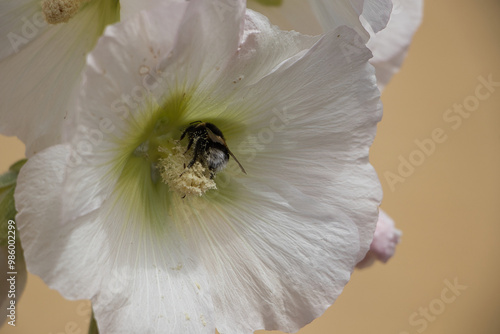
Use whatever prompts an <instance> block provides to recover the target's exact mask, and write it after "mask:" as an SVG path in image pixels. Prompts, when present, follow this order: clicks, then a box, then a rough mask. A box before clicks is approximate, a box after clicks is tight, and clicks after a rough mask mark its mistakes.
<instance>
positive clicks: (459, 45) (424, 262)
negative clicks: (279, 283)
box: [0, 0, 500, 334]
mask: <svg viewBox="0 0 500 334" xmlns="http://www.w3.org/2000/svg"><path fill="white" fill-rule="evenodd" d="M499 18H500V3H499V2H498V1H497V0H476V1H472V0H434V1H428V2H427V3H426V6H425V16H424V23H423V25H422V27H421V29H420V31H419V32H418V33H417V35H416V37H415V40H414V43H413V45H412V48H411V52H410V54H409V57H408V58H407V60H406V62H405V64H404V66H403V68H402V70H401V72H400V73H399V74H398V75H397V76H396V77H395V78H394V79H393V81H392V82H391V84H390V85H389V86H388V87H387V89H386V90H385V92H384V95H383V102H384V105H385V115H384V119H383V121H382V123H381V124H380V125H379V130H378V134H377V138H376V140H375V144H374V146H373V150H372V153H371V158H372V162H373V164H374V166H375V167H376V169H377V171H378V173H379V176H380V179H381V183H382V186H383V187H384V193H385V197H384V201H383V204H382V207H383V208H384V209H385V210H386V211H387V212H388V213H389V214H390V215H391V216H392V217H393V218H394V219H395V220H396V222H397V225H398V227H399V228H400V229H401V230H403V232H404V235H403V238H402V243H401V245H400V246H399V248H398V251H397V254H396V256H395V257H394V258H393V259H392V260H391V261H389V263H388V264H386V265H382V264H376V265H374V266H373V267H371V268H368V269H365V270H361V271H356V272H355V273H354V275H353V278H352V280H351V282H350V283H349V284H348V286H347V287H346V289H345V291H344V293H343V294H342V295H341V297H340V298H339V299H338V300H337V302H336V303H335V305H334V306H332V307H331V308H330V309H329V310H328V311H327V312H326V313H325V314H324V315H323V316H322V317H320V318H319V319H317V320H316V321H314V322H313V323H312V324H310V325H309V326H307V327H305V328H304V329H302V330H301V331H300V332H299V333H300V334H313V333H314V334H333V333H374V334H414V333H420V332H419V331H418V330H421V332H422V333H426V334H438V333H439V334H441V333H453V334H470V333H480V334H498V333H500V269H499V264H500V263H499V260H498V258H499V255H500V243H499V234H500V225H499V223H500V205H499V198H500V131H499V130H500V113H499V107H500V87H498V88H497V90H495V92H493V93H492V95H491V97H490V98H488V99H486V100H484V101H481V103H480V105H479V108H478V109H477V110H476V111H474V112H472V113H471V115H470V117H468V118H467V119H463V122H462V124H461V126H460V127H459V128H458V129H456V130H453V129H452V128H451V127H450V124H449V123H446V122H445V121H444V120H443V115H444V114H445V112H446V110H447V109H448V108H450V107H452V106H453V104H454V103H462V102H463V101H464V100H466V99H467V98H468V97H469V96H473V95H474V93H475V89H476V87H477V86H478V84H479V82H478V79H477V78H478V77H479V76H483V77H487V76H488V75H490V74H491V75H492V76H493V80H495V81H499V82H500V64H499V60H500V19H499ZM469 100H470V98H469ZM436 128H441V129H442V130H443V131H444V133H445V135H446V138H447V139H446V141H445V142H444V143H441V144H437V145H436V149H435V152H433V153H432V154H431V155H429V156H426V158H425V161H423V163H422V164H421V165H420V166H418V167H416V168H415V170H414V171H413V173H412V174H411V175H409V176H408V177H406V178H405V182H404V183H398V184H396V185H395V189H394V191H392V190H391V189H390V187H389V184H388V182H387V180H386V179H385V176H384V173H385V172H387V171H391V172H393V173H397V168H398V165H399V160H398V159H399V156H402V157H404V158H406V159H408V158H409V157H410V155H413V156H414V157H416V154H418V153H415V150H417V149H418V147H417V146H416V144H415V140H423V139H425V138H429V137H430V135H431V133H432V131H433V130H434V129H436ZM0 154H1V157H2V158H1V163H0V171H4V170H6V169H7V167H8V165H9V164H10V163H12V162H14V161H16V160H17V159H19V158H21V157H22V156H23V147H22V145H21V144H20V143H19V142H18V141H17V140H15V139H11V138H5V137H2V138H0ZM455 278H456V279H457V280H458V283H459V284H460V285H464V286H467V288H466V289H465V290H464V291H461V293H460V295H459V296H457V297H456V298H455V300H454V301H453V302H451V303H449V304H445V303H443V302H442V301H440V300H441V298H442V297H441V291H442V290H443V289H444V288H445V287H446V285H445V283H444V280H449V281H451V282H452V281H453V280H454V279H455ZM451 296H452V295H445V298H447V297H448V298H451ZM440 305H441V306H442V305H445V306H444V309H440V308H439V306H440ZM429 306H431V308H433V310H434V312H435V313H439V314H437V315H435V316H433V317H434V318H429V320H422V319H425V318H424V317H422V316H420V315H418V314H417V316H415V318H414V320H416V321H420V323H418V326H415V324H414V323H410V320H409V318H410V317H411V316H412V314H413V313H414V312H419V309H421V308H428V307H429ZM87 311H88V303H87V302H82V301H76V302H69V301H65V300H63V299H62V298H61V297H60V296H59V294H58V293H57V292H55V291H51V290H49V289H48V288H47V287H46V286H45V285H44V284H43V283H42V282H41V280H40V279H39V278H38V277H36V276H29V278H28V285H27V288H26V291H25V293H24V295H23V296H22V299H21V300H20V302H19V305H18V313H17V314H18V321H17V324H18V326H17V327H16V328H11V327H6V326H4V327H3V328H1V329H0V333H2V334H3V333H5V334H7V333H18V334H31V333H43V334H45V333H52V334H60V333H86V330H87V329H86V326H87V322H88V320H87ZM431 316H432V314H431ZM423 323H425V325H426V328H425V329H424V324H423ZM275 333H276V332H275Z"/></svg>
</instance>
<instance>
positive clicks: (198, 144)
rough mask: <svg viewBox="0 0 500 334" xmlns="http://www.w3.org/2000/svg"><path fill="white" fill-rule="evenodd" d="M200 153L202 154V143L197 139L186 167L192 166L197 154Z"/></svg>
mask: <svg viewBox="0 0 500 334" xmlns="http://www.w3.org/2000/svg"><path fill="white" fill-rule="evenodd" d="M200 154H203V145H202V143H201V141H199V140H197V141H196V144H195V145H194V154H193V159H191V161H190V162H189V164H188V165H187V168H191V167H193V165H194V163H195V162H196V161H197V160H198V156H199V155H200Z"/></svg>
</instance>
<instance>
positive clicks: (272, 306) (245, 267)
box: [197, 171, 360, 334]
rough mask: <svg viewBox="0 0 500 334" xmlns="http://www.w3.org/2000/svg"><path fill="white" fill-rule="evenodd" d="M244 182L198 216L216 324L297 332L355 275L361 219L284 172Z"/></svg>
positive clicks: (225, 329) (246, 332) (237, 332)
mask: <svg viewBox="0 0 500 334" xmlns="http://www.w3.org/2000/svg"><path fill="white" fill-rule="evenodd" d="M304 172H306V171H304ZM296 176H299V175H296ZM237 183H238V185H237V186H238V189H237V191H236V192H237V194H236V195H234V196H224V195H221V196H223V197H222V198H219V200H218V201H216V202H215V203H213V204H211V205H208V206H206V207H205V209H204V211H203V215H202V216H200V217H199V219H200V221H201V222H202V224H203V225H204V226H205V231H204V232H205V233H203V234H201V235H200V237H199V242H198V243H197V245H198V249H199V251H200V254H201V256H202V257H203V259H204V262H205V265H206V270H207V272H208V276H209V279H210V284H211V287H212V290H213V293H214V294H213V301H214V305H215V311H216V325H217V329H218V330H219V332H220V333H221V334H226V333H234V334H250V333H253V331H254V330H257V329H268V330H271V329H278V330H282V331H285V332H295V331H297V330H298V329H299V328H301V327H303V326H304V325H306V324H307V323H309V322H311V321H312V320H314V319H315V318H316V317H318V316H319V315H321V314H322V313H323V312H324V311H325V310H326V308H327V307H329V306H330V305H331V304H332V303H333V302H334V300H335V298H336V297H337V296H338V295H339V294H340V292H341V291H342V289H343V287H344V285H345V284H346V283H347V282H348V280H349V277H350V274H351V272H352V268H353V266H354V265H355V264H356V261H355V259H356V256H355V255H356V254H357V252H359V251H360V244H359V242H358V240H359V239H358V238H359V232H358V227H357V226H356V224H354V223H353V222H352V221H351V220H350V219H349V217H347V216H345V215H344V214H343V213H342V212H341V210H336V209H335V208H334V207H332V206H325V205H322V203H321V202H319V201H317V200H316V199H315V198H313V197H310V196H308V195H307V194H304V193H301V192H300V191H298V190H297V189H296V188H295V187H293V186H291V185H290V184H288V183H286V182H282V180H273V179H270V178H262V177H260V176H259V175H254V176H250V177H248V178H245V180H244V181H241V182H237ZM200 224H201V223H200Z"/></svg>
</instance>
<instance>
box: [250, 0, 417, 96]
mask: <svg viewBox="0 0 500 334" xmlns="http://www.w3.org/2000/svg"><path fill="white" fill-rule="evenodd" d="M248 6H249V7H250V8H253V9H255V10H258V11H260V12H261V13H263V14H265V15H267V16H268V17H269V18H270V20H271V22H273V23H274V24H277V25H278V26H280V27H281V28H285V29H295V30H297V31H300V32H302V33H307V34H319V33H321V32H322V31H329V30H332V29H334V28H336V27H338V26H340V25H343V24H345V25H348V26H350V27H353V28H354V29H355V30H356V31H358V33H360V35H363V36H365V37H368V34H366V32H367V33H369V35H370V40H369V43H368V48H369V49H370V50H371V51H372V52H373V58H372V59H371V61H370V62H371V63H372V64H373V65H374V66H375V68H376V75H377V83H378V86H379V88H380V89H381V90H382V89H383V88H384V87H385V85H387V83H388V82H389V80H390V78H391V77H392V75H393V74H394V73H396V72H397V71H398V70H399V68H400V67H401V65H402V62H403V60H404V58H405V56H406V54H407V51H408V47H409V45H410V42H411V39H412V37H413V35H414V33H415V31H416V30H417V28H418V27H419V25H420V22H421V20H422V7H423V1H422V0H392V1H391V0H382V1H381V0H364V1H363V0H249V1H248ZM391 8H392V12H391ZM389 15H390V18H389ZM384 28H385V29H384ZM365 30H366V32H365ZM364 42H366V39H361V38H360V39H359V44H364Z"/></svg>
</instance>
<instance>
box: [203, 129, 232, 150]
mask: <svg viewBox="0 0 500 334" xmlns="http://www.w3.org/2000/svg"><path fill="white" fill-rule="evenodd" d="M205 129H206V130H207V133H208V138H210V140H211V141H213V142H214V143H219V144H222V145H224V146H226V147H227V144H226V142H225V141H224V139H222V137H221V136H217V135H216V134H215V133H213V132H212V130H210V129H209V128H205Z"/></svg>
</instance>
